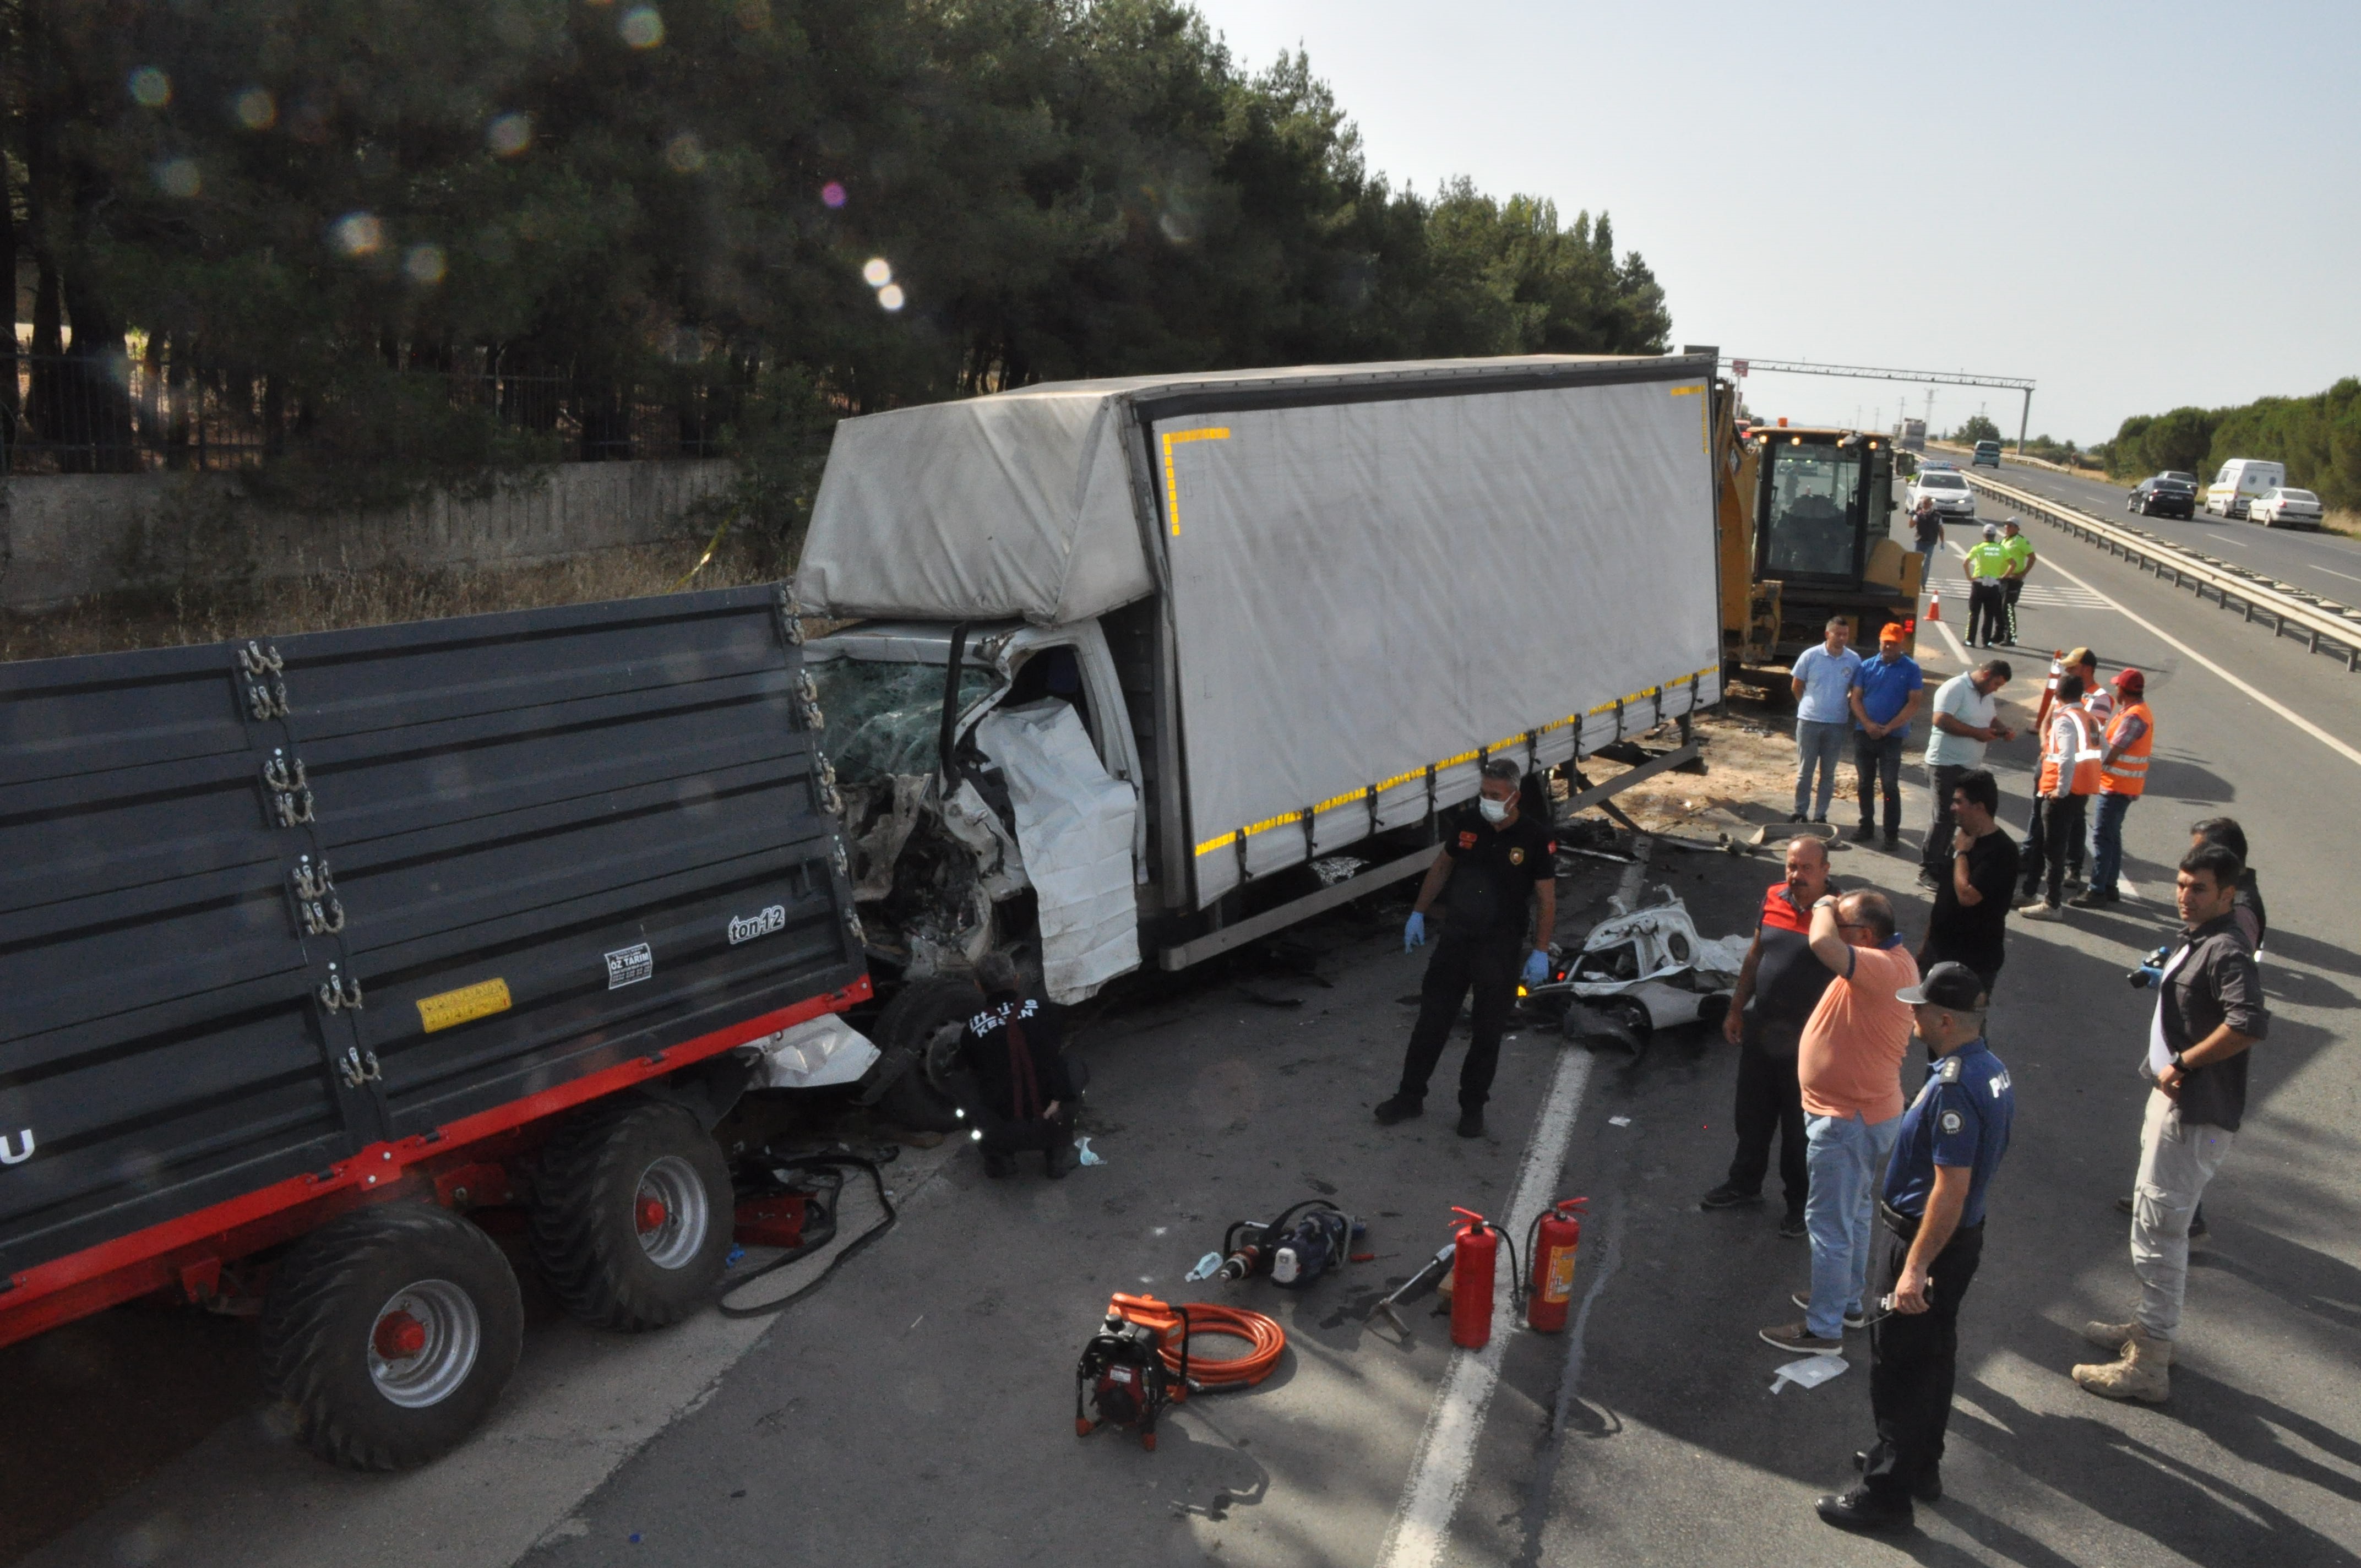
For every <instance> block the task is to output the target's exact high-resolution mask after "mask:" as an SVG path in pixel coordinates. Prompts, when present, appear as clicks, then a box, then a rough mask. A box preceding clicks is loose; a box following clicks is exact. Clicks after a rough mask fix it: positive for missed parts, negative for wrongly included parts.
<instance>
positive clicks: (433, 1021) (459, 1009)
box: [418, 980, 515, 1035]
mask: <svg viewBox="0 0 2361 1568" xmlns="http://www.w3.org/2000/svg"><path fill="white" fill-rule="evenodd" d="M513 1005H515V1003H513V1002H511V1000H510V997H509V982H508V981H504V980H484V981H477V982H476V983H475V984H473V985H463V986H461V987H460V988H459V989H458V990H456V991H445V992H438V993H437V994H435V995H433V996H422V997H420V998H419V999H418V1022H419V1024H420V1025H421V1026H423V1028H424V1029H425V1031H426V1032H427V1033H428V1034H430V1035H431V1034H433V1033H434V1031H435V1030H437V1029H449V1028H454V1027H456V1026H457V1025H461V1024H472V1023H474V1022H475V1021H476V1020H477V1019H478V1018H489V1017H490V1016H491V1015H492V1014H495V1013H505V1012H507V1011H508V1010H509V1009H510V1008H511V1006H513Z"/></svg>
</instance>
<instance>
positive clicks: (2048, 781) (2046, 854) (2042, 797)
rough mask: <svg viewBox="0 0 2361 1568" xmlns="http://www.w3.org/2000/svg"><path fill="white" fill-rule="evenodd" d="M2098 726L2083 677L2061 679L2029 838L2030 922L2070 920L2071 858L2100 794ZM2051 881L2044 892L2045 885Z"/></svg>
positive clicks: (2044, 740) (2046, 732)
mask: <svg viewBox="0 0 2361 1568" xmlns="http://www.w3.org/2000/svg"><path fill="white" fill-rule="evenodd" d="M2102 755H2103V749H2102V748H2101V746H2100V744H2099V727H2098V724H2097V722H2096V721H2095V720H2093V719H2092V718H2091V716H2090V714H2089V713H2088V712H2086V711H2085V710H2084V709H2083V707H2082V677H2081V676H2080V675H2077V674H2066V675H2062V676H2060V677H2059V682H2058V700H2057V701H2056V702H2055V703H2054V704H2052V705H2051V707H2050V709H2049V723H2048V728H2047V729H2043V730H2042V732H2041V776H2040V778H2039V780H2038V782H2037V784H2036V786H2035V791H2034V796H2033V821H2032V823H2031V825H2030V826H2029V827H2028V828H2027V829H2026V836H2025V853H2024V856H2023V860H2024V865H2025V871H2024V875H2025V891H2024V896H2022V897H2021V898H2019V899H2018V900H2017V903H2016V906H2017V908H2019V909H2021V910H2023V911H2024V912H2025V917H2026V919H2027V920H2059V919H2063V918H2064V917H2065V913H2066V912H2065V906H2064V905H2063V904H2062V903H2061V902H2060V900H2061V899H2062V898H2063V896H2064V883H2065V880H2066V855H2067V851H2068V850H2069V849H2070V848H2071V847H2072V846H2073V845H2074V844H2075V843H2076V842H2077V841H2079V840H2080V839H2081V837H2082V831H2083V823H2084V820H2085V818H2086V817H2087V815H2088V810H2089V803H2090V799H2091V797H2092V795H2096V794H2098V793H2099V759H2100V757H2101V756H2102ZM2045 873H2046V874H2047V876H2048V889H2047V891H2046V892H2045V891H2044V889H2043V888H2042V885H2041V884H2042V880H2043V877H2044V875H2045Z"/></svg>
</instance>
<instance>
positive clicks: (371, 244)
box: [328, 213, 385, 256]
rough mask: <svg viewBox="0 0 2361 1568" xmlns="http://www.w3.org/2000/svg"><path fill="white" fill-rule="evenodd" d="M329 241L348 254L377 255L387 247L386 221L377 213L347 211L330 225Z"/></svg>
mask: <svg viewBox="0 0 2361 1568" xmlns="http://www.w3.org/2000/svg"><path fill="white" fill-rule="evenodd" d="M328 243H329V244H331V245H333V246H335V247H336V249H337V250H338V251H339V252H340V253H342V254H344V255H346V256H375V255H376V254H377V253H378V252H379V251H380V250H383V249H384V248H385V223H384V220H382V219H380V218H379V216H378V215H377V214H375V213H346V214H345V215H344V216H343V217H341V218H338V219H337V220H336V221H335V223H334V224H332V225H329V227H328Z"/></svg>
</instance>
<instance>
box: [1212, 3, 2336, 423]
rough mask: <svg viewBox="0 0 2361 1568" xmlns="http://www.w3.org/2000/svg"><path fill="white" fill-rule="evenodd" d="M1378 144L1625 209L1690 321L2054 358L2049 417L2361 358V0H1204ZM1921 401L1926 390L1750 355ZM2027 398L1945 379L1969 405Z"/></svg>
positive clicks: (1939, 394)
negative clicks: (1307, 75) (1306, 57)
mask: <svg viewBox="0 0 2361 1568" xmlns="http://www.w3.org/2000/svg"><path fill="white" fill-rule="evenodd" d="M1195 4H1196V5H1197V9H1198V10H1199V11H1201V12H1202V14H1203V15H1204V16H1205V18H1206V20H1207V21H1208V22H1209V23H1210V24H1211V25H1212V26H1213V27H1214V28H1215V29H1216V30H1217V31H1219V32H1220V33H1221V34H1222V35H1223V36H1224V39H1225V40H1226V41H1227V42H1228V44H1229V46H1230V48H1231V49H1232V51H1233V52H1234V53H1235V55H1236V56H1237V58H1238V59H1239V60H1240V61H1241V62H1242V63H1244V64H1246V65H1247V66H1250V67H1254V68H1260V67H1262V66H1264V65H1267V64H1268V63H1269V62H1270V61H1271V60H1275V59H1277V58H1278V57H1279V54H1280V53H1281V52H1282V51H1290V50H1293V49H1297V48H1299V47H1300V48H1301V49H1304V50H1306V51H1307V52H1308V53H1309V54H1310V56H1311V60H1312V71H1313V73H1314V74H1315V75H1317V76H1319V77H1321V78H1323V79H1324V80H1325V81H1326V82H1328V83H1329V84H1330V86H1331V87H1333V88H1334V91H1335V93H1336V98H1337V102H1338V104H1339V105H1340V107H1342V108H1343V109H1344V110H1345V113H1346V114H1347V115H1350V116H1351V118H1352V119H1353V121H1354V122H1355V124H1356V126H1358V127H1359V130H1360V133H1361V137H1362V142H1363V146H1364V148H1365V150H1366V153H1367V159H1368V162H1369V167H1370V168H1371V169H1373V170H1382V171H1384V172H1385V173H1387V174H1388V175H1389V176H1390V177H1391V178H1392V179H1393V180H1394V181H1395V182H1396V184H1398V185H1399V184H1401V183H1403V182H1408V183H1411V184H1413V185H1415V186H1416V187H1417V188H1418V189H1420V190H1421V191H1425V192H1432V191H1433V189H1434V188H1435V186H1436V185H1437V184H1439V183H1440V182H1441V181H1444V180H1445V179H1448V178H1450V177H1452V176H1454V175H1459V174H1465V175H1467V176H1468V177H1470V178H1471V179H1473V180H1474V181H1476V183H1477V186H1478V187H1479V188H1481V189H1482V190H1484V191H1486V192H1489V193H1491V194H1493V195H1496V196H1505V195H1507V194H1509V193H1510V192H1525V193H1529V194H1532V195H1536V196H1546V197H1549V198H1551V199H1553V200H1554V201H1555V202H1556V203H1557V204H1558V206H1559V208H1560V210H1561V212H1562V214H1563V215H1564V217H1565V220H1566V221H1568V222H1571V220H1572V218H1573V216H1574V214H1575V213H1576V212H1577V211H1580V210H1583V209H1587V210H1589V211H1591V212H1593V213H1597V212H1598V211H1600V210H1602V209H1603V210H1605V211H1606V212H1608V213H1609V214H1611V215H1612V216H1613V218H1614V223H1615V236H1616V241H1617V244H1618V247H1620V248H1624V249H1636V250H1638V251H1639V252H1640V253H1641V255H1642V257H1643V258H1645V259H1646V260H1647V263H1648V265H1649V267H1650V268H1652V269H1653V270H1654V272H1655V274H1656V277H1657V279H1658V280H1659V281H1661V282H1662V283H1663V284H1664V291H1665V295H1666V299H1667V302H1668V303H1669V305H1670V307H1671V310H1672V315H1673V333H1672V342H1673V344H1674V345H1675V346H1679V345H1684V344H1700V345H1702V344H1711V345H1716V346H1718V347H1719V348H1720V349H1721V350H1722V352H1723V353H1725V354H1728V355H1734V356H1752V357H1756V358H1762V359H1788V360H1804V361H1809V362H1812V363H1818V364H1839V365H1859V366H1879V367H1897V368H1903V369H1909V370H1950V371H1960V370H1964V371H1969V372H1972V373H1975V374H1979V375H1987V376H2002V377H2010V378H2030V379H2032V380H2034V381H2036V382H2037V389H2036V390H2035V392H2034V394H2033V400H2032V410H2031V415H2032V431H2033V433H2034V434H2037V435H2038V434H2042V433H2048V434H2051V435H2054V436H2056V437H2058V438H2059V439H2065V440H2073V441H2076V442H2079V443H2081V444H2085V445H2088V444H2091V443H2092V442H2095V441H2102V440H2104V439H2106V438H2108V437H2110V436H2112V435H2113V434H2114V433H2115V429H2116V427H2117V425H2118V424H2119V423H2120V422H2122V421H2123V419H2124V418H2125V416H2126V415H2128V414H2134V413H2144V412H2161V411H2164V410H2166V409H2169V408H2175V407H2179V406H2180V405H2182V404H2189V403H2195V404H2199V405H2202V406H2208V407H2213V406H2220V405H2224V404H2230V403H2240V402H2246V401H2247V400H2252V399H2254V398H2257V397H2263V396H2267V395H2296V394H2303V393H2309V392H2316V391H2320V390H2322V389H2324V388H2326V387H2327V386H2328V385H2329V384H2330V383H2332V382H2334V381H2335V380H2336V379H2338V378H2341V377H2345V376H2352V375H2361V266H2356V262H2361V93H2356V92H2355V91H2354V86H2353V84H2354V81H2355V78H2356V73H2361V5H2356V4H2354V3H2352V0H2314V3H2313V4H2310V5H2294V4H2287V3H2283V0H2245V3H2243V4H2240V5H2219V4H2215V5H2194V4H2187V3H2185V0H2149V3H2147V4H2142V5H2130V4H2113V5H2099V4H2095V3H2092V0H2050V3H2048V4H2042V5H2028V4H2021V3H2018V0H1998V3H1994V4H1988V5H1947V6H1939V7H1927V6H1912V5H1895V4H1887V5H1851V4H1840V3H1823V4H1819V5H1808V6H1795V5H1762V4H1756V5H1726V4H1719V3H1709V0H1686V3H1681V4H1674V5H1631V4H1621V5H1598V4H1585V3H1576V0H1556V3H1552V0H1455V3H1453V4H1449V5H1438V4H1436V3H1435V0H1422V3H1420V4H1411V3H1407V0H1195ZM1746 400H1747V402H1748V405H1749V406H1750V407H1751V408H1752V410H1753V411H1754V412H1755V413H1756V414H1758V415H1761V416H1763V417H1773V416H1776V415H1780V414H1786V415H1789V416H1790V417H1793V418H1795V419H1797V420H1799V421H1800V420H1812V421H1828V422H1839V423H1845V424H1853V423H1862V424H1882V425H1890V424H1891V423H1892V422H1894V419H1895V418H1896V417H1897V416H1898V413H1899V411H1900V410H1899V405H1900V404H1901V403H1902V402H1904V401H1905V400H1906V401H1907V403H1908V408H1909V412H1911V413H1912V414H1914V415H1921V416H1923V415H1924V414H1925V413H1926V412H1927V399H1926V387H1925V385H1924V384H1923V383H1922V384H1912V383H1897V382H1883V381H1871V380H1854V379H1842V380H1839V379H1830V378H1823V377H1817V376H1799V375H1783V376H1767V375H1751V376H1750V377H1749V378H1748V380H1747V382H1746ZM2019 401H2020V394H2018V393H2015V392H2012V391H1992V392H1987V391H1978V390H1971V389H1960V388H1942V389H1938V390H1937V391H1936V395H1935V401H1934V405H1933V416H1934V423H1935V428H1937V429H1938V430H1944V429H1949V428H1950V427H1952V426H1953V425H1955V424H1957V423H1958V422H1959V421H1960V420H1961V419H1963V418H1965V417H1966V416H1967V415H1968V414H1970V413H1972V412H1975V411H1977V410H1979V409H1981V408H1987V407H1988V411H1990V413H1991V414H1992V416H1993V419H1994V421H1995V422H1997V423H1999V424H2000V425H2001V426H2002V428H2003V429H2004V431H2005V432H2006V433H2008V434H2010V435H2011V436H2014V435H2015V433H2016V427H2017V420H2018V413H2019Z"/></svg>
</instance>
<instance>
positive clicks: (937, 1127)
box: [877, 975, 983, 1133]
mask: <svg viewBox="0 0 2361 1568" xmlns="http://www.w3.org/2000/svg"><path fill="white" fill-rule="evenodd" d="M982 1011H983V989H982V988H981V987H979V986H978V985H977V984H976V983H975V982H974V981H972V980H959V979H954V978H952V977H950V976H948V975H936V976H934V977H932V978H930V979H927V980H918V981H911V982H910V983H909V984H907V985H906V986H904V987H903V988H902V989H901V990H900V991H898V992H895V996H894V1000H893V1001H891V1002H889V1003H886V1004H885V1010H884V1012H883V1013H880V1014H878V1015H877V1045H878V1047H879V1048H880V1049H881V1050H884V1051H885V1052H886V1053H888V1054H889V1055H890V1054H892V1053H893V1052H894V1051H895V1050H896V1049H900V1048H906V1049H907V1050H908V1052H909V1055H910V1065H909V1066H908V1067H907V1068H906V1069H904V1070H903V1072H902V1075H901V1076H900V1077H899V1078H896V1079H895V1080H894V1081H893V1082H892V1083H891V1084H890V1085H888V1086H887V1087H886V1090H885V1093H884V1097H883V1098H881V1099H880V1100H879V1101H878V1102H877V1113H878V1114H879V1115H880V1116H882V1117H883V1118H884V1119H885V1120H886V1121H888V1122H891V1123H892V1124H895V1126H898V1127H905V1128H907V1129H908V1130H910V1131H911V1132H914V1133H948V1132H952V1131H954V1130H956V1129H957V1128H958V1126H959V1124H960V1117H959V1108H958V1107H957V1105H955V1104H954V1103H953V1102H952V1100H951V1097H950V1092H949V1083H950V1073H951V1071H952V1070H953V1069H954V1068H955V1067H956V1065H957V1063H956V1060H955V1056H956V1047H957V1046H958V1043H959V1040H958V1036H956V1035H949V1034H948V1033H947V1032H948V1030H949V1029H950V1026H951V1025H965V1024H966V1022H967V1020H968V1019H969V1018H971V1017H972V1016H974V1015H975V1014H977V1013H980V1012H982Z"/></svg>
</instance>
